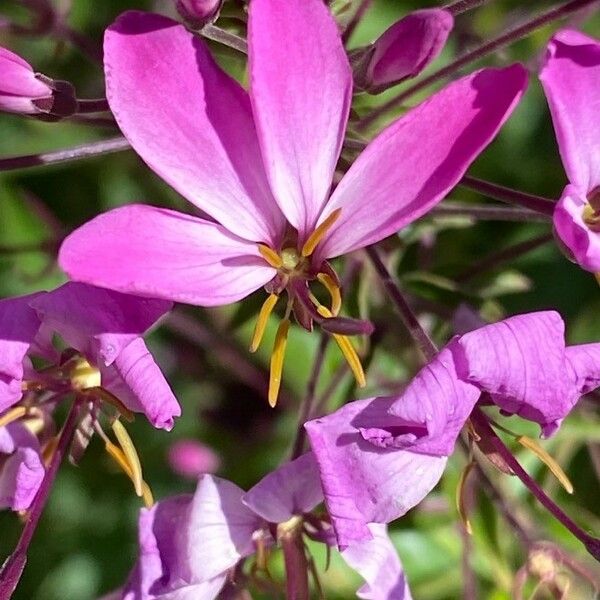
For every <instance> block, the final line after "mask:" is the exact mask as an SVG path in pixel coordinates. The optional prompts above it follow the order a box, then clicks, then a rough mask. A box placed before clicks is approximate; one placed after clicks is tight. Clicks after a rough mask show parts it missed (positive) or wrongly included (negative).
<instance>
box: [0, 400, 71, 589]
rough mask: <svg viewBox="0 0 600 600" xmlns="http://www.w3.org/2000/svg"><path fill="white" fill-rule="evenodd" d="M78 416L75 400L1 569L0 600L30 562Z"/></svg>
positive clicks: (17, 581) (13, 587)
mask: <svg viewBox="0 0 600 600" xmlns="http://www.w3.org/2000/svg"><path fill="white" fill-rule="evenodd" d="M78 414H79V401H78V400H76V401H75V402H73V405H72V406H71V409H70V410H69V414H68V416H67V419H66V421H65V424H64V426H63V429H62V431H61V434H60V439H59V441H58V445H57V446H56V450H55V452H54V455H53V456H52V460H51V461H50V464H49V465H48V468H47V469H46V474H45V475H44V479H43V481H42V484H41V486H40V489H39V490H38V493H37V495H36V497H35V499H34V501H33V504H32V506H31V509H30V510H29V514H28V517H27V521H26V523H25V527H23V531H22V532H21V537H20V538H19V541H18V542H17V547H16V548H15V550H14V552H13V553H12V554H11V555H10V557H9V558H8V560H7V561H6V562H5V563H4V565H3V566H2V571H0V600H9V599H10V597H11V596H12V594H13V592H14V591H15V589H16V587H17V585H18V583H19V580H20V579H21V574H22V573H23V569H24V568H25V564H26V562H27V550H28V548H29V544H30V543H31V540H32V538H33V534H34V533H35V530H36V528H37V526H38V523H39V521H40V517H41V516H42V512H43V510H44V507H45V506H46V502H47V500H48V496H49V495H50V490H51V489H52V484H53V483H54V479H55V477H56V473H57V472H58V467H59V466H60V463H61V462H62V459H63V457H64V456H65V454H66V452H67V448H68V447H69V444H70V443H71V440H72V438H73V433H74V431H75V427H76V425H77V416H78Z"/></svg>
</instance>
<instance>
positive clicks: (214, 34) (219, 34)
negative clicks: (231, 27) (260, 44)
mask: <svg viewBox="0 0 600 600" xmlns="http://www.w3.org/2000/svg"><path fill="white" fill-rule="evenodd" d="M200 34H201V35H202V36H203V37H205V38H208V39H209V40H212V41H213V42H217V43H219V44H222V45H223V46H227V47H228V48H233V49H234V50H237V51H238V52H241V53H242V54H248V43H247V42H246V40H245V39H244V38H242V37H240V36H239V35H235V33H231V32H230V31H226V30H225V29H221V28H220V27H216V26H215V25H211V24H208V25H205V26H204V27H203V28H202V29H201V30H200Z"/></svg>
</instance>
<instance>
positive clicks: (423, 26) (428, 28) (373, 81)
mask: <svg viewBox="0 0 600 600" xmlns="http://www.w3.org/2000/svg"><path fill="white" fill-rule="evenodd" d="M453 24H454V19H453V18H452V15H451V14H450V13H449V12H448V11H447V10H443V9H435V8H434V9H426V10H417V11H415V12H412V13H410V14H409V15H407V16H406V17H404V18H403V19H400V21H397V22H396V23H394V24H393V25H392V26H391V27H390V28H389V29H387V30H386V31H385V32H384V33H383V35H381V36H380V37H379V38H378V39H377V40H375V42H373V44H371V46H370V47H368V48H365V49H364V50H363V51H362V52H360V53H358V54H355V55H354V60H353V63H354V77H355V81H356V85H357V87H358V88H360V89H364V90H367V91H369V92H370V93H374V94H378V93H380V92H383V91H384V90H386V89H387V88H389V87H391V86H393V85H396V84H397V83H400V82H401V81H404V80H405V79H408V78H410V77H415V76H416V75H418V74H419V73H420V72H421V71H422V70H423V69H424V68H425V67H426V66H427V65H428V64H429V63H430V62H431V61H432V60H434V59H435V58H436V57H437V56H438V55H439V53H440V52H441V51H442V48H443V47H444V45H445V43H446V40H447V39H448V35H449V33H450V31H451V29H452V26H453Z"/></svg>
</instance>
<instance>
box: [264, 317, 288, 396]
mask: <svg viewBox="0 0 600 600" xmlns="http://www.w3.org/2000/svg"><path fill="white" fill-rule="evenodd" d="M289 330H290V320H289V319H283V321H281V323H279V327H278V328H277V333H276V334H275V343H274V344H273V354H272V355H271V369H270V370H271V372H270V375H269V394H268V398H269V404H270V405H271V406H272V407H274V406H275V405H276V404H277V397H278V396H279V388H280V387H281V375H282V373H283V357H284V356H285V347H286V345H287V336H288V331H289Z"/></svg>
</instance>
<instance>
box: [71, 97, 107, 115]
mask: <svg viewBox="0 0 600 600" xmlns="http://www.w3.org/2000/svg"><path fill="white" fill-rule="evenodd" d="M109 110H110V106H109V105H108V101H107V100H106V98H95V99H79V98H78V99H77V112H78V113H96V112H106V111H109Z"/></svg>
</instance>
